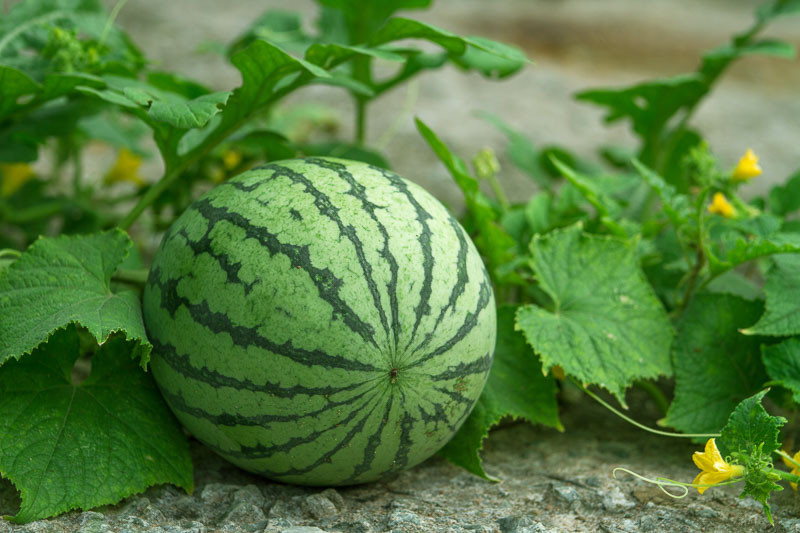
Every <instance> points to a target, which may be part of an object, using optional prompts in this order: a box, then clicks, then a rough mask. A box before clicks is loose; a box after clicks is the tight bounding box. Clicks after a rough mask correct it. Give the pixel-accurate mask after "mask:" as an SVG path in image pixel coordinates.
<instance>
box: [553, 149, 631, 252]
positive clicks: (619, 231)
mask: <svg viewBox="0 0 800 533" xmlns="http://www.w3.org/2000/svg"><path fill="white" fill-rule="evenodd" d="M550 160H551V162H552V163H553V165H554V166H555V167H556V168H557V169H558V171H559V172H561V175H562V176H564V177H565V178H566V179H567V181H568V182H570V183H571V184H572V185H573V187H575V188H576V189H577V190H578V191H579V192H580V193H581V195H583V197H584V198H586V201H587V202H589V203H590V204H591V205H592V207H594V208H595V210H596V211H597V215H598V218H599V219H600V221H601V222H602V223H603V224H604V225H605V226H606V227H607V228H608V231H609V232H610V233H612V234H614V235H616V236H617V237H627V233H626V231H625V230H624V229H623V228H622V226H621V225H620V224H618V223H617V222H616V220H617V219H618V218H619V215H620V213H621V211H622V207H621V206H620V205H619V203H618V202H617V201H616V200H615V199H614V198H612V197H611V195H609V194H607V193H606V192H605V191H604V190H602V188H601V186H600V184H599V182H598V180H597V179H596V178H595V179H592V178H591V177H589V176H584V175H582V174H579V173H578V172H575V171H574V170H573V169H572V168H570V167H569V166H567V165H565V164H564V163H562V162H561V161H559V160H558V159H557V158H556V157H551V158H550Z"/></svg>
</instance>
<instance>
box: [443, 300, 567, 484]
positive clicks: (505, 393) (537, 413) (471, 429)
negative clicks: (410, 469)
mask: <svg viewBox="0 0 800 533" xmlns="http://www.w3.org/2000/svg"><path fill="white" fill-rule="evenodd" d="M515 313H516V307H512V306H506V307H500V308H499V309H498V310H497V348H496V350H495V354H494V363H493V364H492V370H491V372H490V373H489V379H488V381H487V382H486V387H485V388H484V389H483V393H481V397H480V398H479V399H478V403H477V404H475V408H474V409H473V410H472V413H470V415H469V418H467V420H466V421H465V422H464V425H463V426H461V429H459V430H458V433H456V434H455V436H454V437H453V438H452V440H450V442H448V443H447V445H445V447H444V448H442V450H441V451H440V452H439V453H441V454H442V455H443V456H444V457H445V458H446V459H447V460H449V461H450V462H452V463H454V464H456V465H458V466H460V467H462V468H465V469H467V470H469V471H470V472H472V473H473V474H475V475H476V476H480V477H482V478H484V479H488V480H492V479H493V478H491V477H490V476H489V475H487V474H486V472H485V471H484V470H483V466H482V465H481V458H480V455H479V454H478V452H479V451H480V450H481V448H482V447H483V441H484V439H485V438H486V436H487V435H488V434H489V429H491V428H492V427H493V426H494V425H495V424H497V423H498V422H499V421H500V420H501V419H502V418H503V417H505V416H512V417H515V418H522V419H524V420H527V421H528V422H531V423H533V424H543V425H546V426H550V427H554V428H558V429H562V426H561V422H560V421H559V420H558V404H557V402H556V384H555V380H554V379H553V377H552V376H545V375H544V374H543V373H542V366H541V363H540V362H539V359H538V358H537V357H536V354H534V353H533V351H532V350H531V349H530V347H529V346H528V345H527V344H526V343H525V337H523V336H522V334H520V333H519V332H517V331H514V315H515Z"/></svg>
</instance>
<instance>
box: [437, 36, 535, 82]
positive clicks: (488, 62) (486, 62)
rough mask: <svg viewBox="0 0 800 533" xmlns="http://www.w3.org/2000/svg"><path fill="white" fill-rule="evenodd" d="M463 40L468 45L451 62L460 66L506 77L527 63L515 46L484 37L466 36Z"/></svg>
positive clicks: (486, 74)
mask: <svg viewBox="0 0 800 533" xmlns="http://www.w3.org/2000/svg"><path fill="white" fill-rule="evenodd" d="M464 40H465V42H466V43H467V44H468V45H469V46H468V47H467V49H466V50H465V51H464V54H463V55H461V56H456V57H453V58H452V59H453V62H454V63H455V64H456V65H459V66H460V67H461V68H464V69H468V70H477V71H478V72H480V73H481V74H483V75H484V76H486V77H490V78H497V79H502V78H506V77H508V76H511V75H512V74H515V73H517V72H519V70H520V69H521V68H522V67H524V66H525V64H526V63H528V58H527V57H526V56H525V54H524V53H523V52H522V51H521V50H520V49H518V48H516V47H513V46H510V45H507V44H503V43H498V42H497V41H492V40H491V39H486V38H484V37H466V38H465V39H464Z"/></svg>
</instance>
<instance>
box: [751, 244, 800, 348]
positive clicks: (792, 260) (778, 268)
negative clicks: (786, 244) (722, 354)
mask: <svg viewBox="0 0 800 533" xmlns="http://www.w3.org/2000/svg"><path fill="white" fill-rule="evenodd" d="M764 292H766V294H767V304H766V311H765V312H764V315H763V316H761V318H759V319H758V322H756V323H755V324H754V325H752V326H750V327H749V328H747V329H745V330H744V331H743V333H745V334H747V335H777V336H784V335H787V336H788V335H798V334H800V255H798V254H791V255H776V256H775V257H774V258H773V264H772V267H771V268H770V269H769V271H768V272H767V280H766V283H765V284H764Z"/></svg>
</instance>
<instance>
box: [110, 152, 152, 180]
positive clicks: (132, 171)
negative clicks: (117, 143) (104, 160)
mask: <svg viewBox="0 0 800 533" xmlns="http://www.w3.org/2000/svg"><path fill="white" fill-rule="evenodd" d="M140 166H142V158H141V157H139V156H138V155H136V154H134V153H133V152H131V151H130V150H128V149H127V148H123V149H122V150H120V151H119V154H118V155H117V160H116V161H115V162H114V166H113V167H111V169H110V170H109V171H108V174H106V178H105V181H106V183H109V184H110V183H120V182H126V181H127V182H129V183H133V184H134V185H137V186H139V187H141V186H143V185H145V181H144V179H142V177H141V176H140V175H139V167H140Z"/></svg>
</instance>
